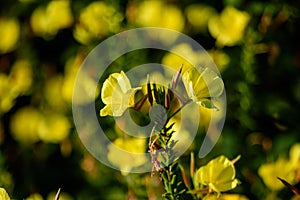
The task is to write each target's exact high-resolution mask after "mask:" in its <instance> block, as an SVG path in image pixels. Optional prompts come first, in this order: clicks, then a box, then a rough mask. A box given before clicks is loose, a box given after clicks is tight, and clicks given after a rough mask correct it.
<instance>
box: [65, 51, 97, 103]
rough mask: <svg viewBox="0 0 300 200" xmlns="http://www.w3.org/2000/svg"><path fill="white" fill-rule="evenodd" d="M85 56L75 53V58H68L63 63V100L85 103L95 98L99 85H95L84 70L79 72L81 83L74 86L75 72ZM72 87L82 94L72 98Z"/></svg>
mask: <svg viewBox="0 0 300 200" xmlns="http://www.w3.org/2000/svg"><path fill="white" fill-rule="evenodd" d="M84 58H85V56H84V54H82V53H79V54H77V55H76V57H75V58H73V57H72V58H70V59H68V60H67V62H66V64H65V71H64V74H65V76H64V80H63V83H62V88H61V90H62V97H63V99H64V100H65V101H67V102H69V103H75V104H86V103H89V102H91V101H94V100H95V98H96V97H97V96H98V95H99V91H100V89H99V87H97V82H96V81H95V80H94V79H93V78H91V77H90V75H88V74H84V72H81V73H80V80H81V83H80V84H77V87H76V88H74V84H75V80H76V76H77V72H78V71H79V68H80V66H81V64H82V63H83V60H84ZM91 88H96V91H94V90H91ZM74 89H76V90H77V91H76V92H77V93H80V94H82V95H80V96H79V95H77V96H76V98H74V99H72V98H73V93H74Z"/></svg>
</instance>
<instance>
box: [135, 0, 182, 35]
mask: <svg viewBox="0 0 300 200" xmlns="http://www.w3.org/2000/svg"><path fill="white" fill-rule="evenodd" d="M129 20H130V19H129ZM132 20H134V21H135V23H137V24H138V25H140V26H146V27H161V28H168V29H173V30H176V31H182V30H183V28H184V17H183V14H182V12H181V11H180V9H179V8H178V7H177V6H175V5H172V4H167V3H164V2H163V1H157V0H151V1H142V2H141V3H140V4H139V5H138V7H137V10H136V16H134V17H132Z"/></svg>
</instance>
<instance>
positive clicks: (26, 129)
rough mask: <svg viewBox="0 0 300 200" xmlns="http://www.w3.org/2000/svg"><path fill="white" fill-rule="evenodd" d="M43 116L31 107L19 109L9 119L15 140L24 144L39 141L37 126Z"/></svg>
mask: <svg viewBox="0 0 300 200" xmlns="http://www.w3.org/2000/svg"><path fill="white" fill-rule="evenodd" d="M43 119H44V116H43V115H42V114H41V112H39V111H38V110H37V109H35V108H33V107H24V108H21V109H19V110H18V111H17V112H16V113H15V115H14V116H13V117H12V119H11V121H10V129H11V132H12V136H13V137H14V139H15V140H17V141H18V142H20V143H24V144H31V143H34V142H37V141H39V133H38V128H39V124H40V122H41V121H42V120H43Z"/></svg>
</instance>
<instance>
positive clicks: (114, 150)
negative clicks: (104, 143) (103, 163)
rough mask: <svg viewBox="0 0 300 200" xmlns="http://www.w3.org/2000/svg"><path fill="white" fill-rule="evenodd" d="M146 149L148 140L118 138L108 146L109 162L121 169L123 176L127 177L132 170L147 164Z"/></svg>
mask: <svg viewBox="0 0 300 200" xmlns="http://www.w3.org/2000/svg"><path fill="white" fill-rule="evenodd" d="M145 149H146V139H144V138H126V139H123V138H117V139H116V140H115V141H114V142H113V143H111V144H110V145H109V146H108V155H107V156H108V160H109V161H110V162H111V163H112V164H113V165H115V166H117V167H119V168H120V169H121V171H122V174H123V175H126V174H127V173H128V172H130V170H131V169H132V168H134V167H139V166H141V165H143V164H144V163H145V162H147V157H146V155H145ZM124 151H126V153H124Z"/></svg>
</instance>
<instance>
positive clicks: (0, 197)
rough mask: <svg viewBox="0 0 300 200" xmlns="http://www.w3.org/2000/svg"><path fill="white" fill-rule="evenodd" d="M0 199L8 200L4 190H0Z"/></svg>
mask: <svg viewBox="0 0 300 200" xmlns="http://www.w3.org/2000/svg"><path fill="white" fill-rule="evenodd" d="M0 199H2V200H10V197H9V195H8V194H7V192H6V190H5V189H4V188H0Z"/></svg>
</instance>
